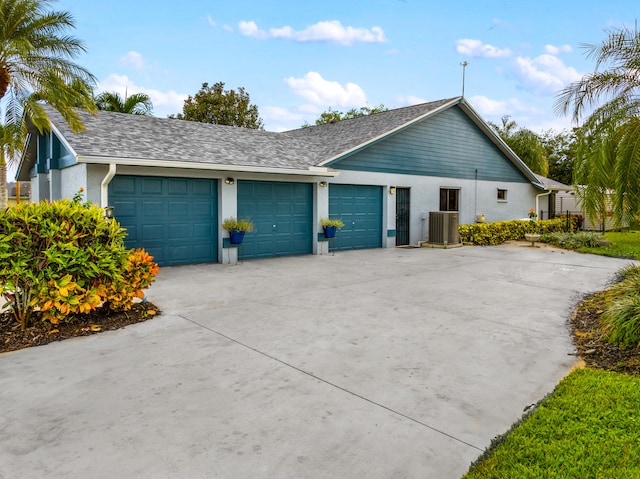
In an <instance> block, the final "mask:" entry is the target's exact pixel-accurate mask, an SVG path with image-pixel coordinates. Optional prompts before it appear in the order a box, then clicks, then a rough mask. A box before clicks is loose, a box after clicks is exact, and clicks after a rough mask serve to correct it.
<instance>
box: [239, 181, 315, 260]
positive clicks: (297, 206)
mask: <svg viewBox="0 0 640 479" xmlns="http://www.w3.org/2000/svg"><path fill="white" fill-rule="evenodd" d="M312 207H313V188H312V186H311V184H309V183H282V182H275V181H238V218H248V219H250V220H251V221H252V222H253V223H254V225H255V228H254V230H253V232H252V233H247V234H246V235H245V237H244V241H243V243H242V245H241V246H240V247H239V249H238V256H239V258H241V259H248V258H268V257H271V256H288V255H296V254H310V253H311V252H312V247H313V245H312V238H313V224H312V223H313V220H312V218H313V213H312Z"/></svg>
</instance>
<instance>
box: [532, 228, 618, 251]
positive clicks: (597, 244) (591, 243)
mask: <svg viewBox="0 0 640 479" xmlns="http://www.w3.org/2000/svg"><path fill="white" fill-rule="evenodd" d="M540 241H542V242H544V243H549V244H554V245H557V246H560V247H561V248H567V249H578V248H601V247H603V246H610V245H611V243H610V242H609V241H607V240H606V239H605V238H604V236H602V235H601V234H599V233H596V232H593V231H578V232H577V233H565V232H562V231H556V232H553V233H547V234H544V235H542V237H541V238H540Z"/></svg>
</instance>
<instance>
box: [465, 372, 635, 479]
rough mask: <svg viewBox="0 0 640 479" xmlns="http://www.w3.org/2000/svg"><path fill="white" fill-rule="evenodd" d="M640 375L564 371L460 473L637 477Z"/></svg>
mask: <svg viewBox="0 0 640 479" xmlns="http://www.w3.org/2000/svg"><path fill="white" fill-rule="evenodd" d="M639 405H640V377H637V376H631V375H626V374H620V373H614V372H610V371H603V370H595V369H578V370H575V371H574V372H572V373H571V374H569V375H568V376H567V377H566V378H565V379H563V380H562V381H561V382H560V384H559V385H558V386H557V388H556V389H555V391H554V392H553V393H552V394H551V395H550V396H548V397H547V398H545V399H544V400H543V401H542V402H541V403H540V404H539V405H538V407H537V408H536V410H535V411H534V412H533V413H532V414H531V416H529V417H528V418H527V419H526V420H524V421H523V422H521V423H519V424H516V425H515V427H514V428H513V429H512V430H511V431H510V432H509V433H507V434H506V435H505V436H501V437H499V438H496V440H494V444H492V446H494V447H493V448H489V450H488V451H487V452H486V453H485V454H484V455H483V456H482V457H481V458H480V459H479V460H478V463H477V464H476V465H475V466H474V467H472V469H471V470H470V471H469V473H467V475H465V476H464V479H476V478H483V479H487V478H505V479H506V478H509V479H511V478H516V477H518V478H519V477H522V478H545V479H546V478H549V479H550V478H563V479H565V478H603V479H604V478H640V407H639Z"/></svg>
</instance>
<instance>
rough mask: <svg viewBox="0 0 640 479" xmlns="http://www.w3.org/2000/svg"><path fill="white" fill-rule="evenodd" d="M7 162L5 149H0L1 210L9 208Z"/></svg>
mask: <svg viewBox="0 0 640 479" xmlns="http://www.w3.org/2000/svg"><path fill="white" fill-rule="evenodd" d="M7 196H8V195H7V161H6V159H5V156H4V148H0V209H5V208H6V207H7Z"/></svg>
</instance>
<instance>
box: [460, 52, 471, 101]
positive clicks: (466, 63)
mask: <svg viewBox="0 0 640 479" xmlns="http://www.w3.org/2000/svg"><path fill="white" fill-rule="evenodd" d="M467 65H469V62H468V61H466V60H465V61H463V62H462V63H461V64H460V66H461V67H462V98H464V74H465V70H466V69H467Z"/></svg>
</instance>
